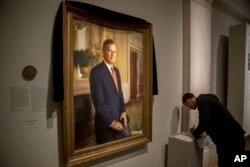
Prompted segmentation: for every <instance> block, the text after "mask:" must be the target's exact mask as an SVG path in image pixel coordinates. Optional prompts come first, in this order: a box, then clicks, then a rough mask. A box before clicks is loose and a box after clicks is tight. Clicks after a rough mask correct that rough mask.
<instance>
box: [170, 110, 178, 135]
mask: <svg viewBox="0 0 250 167" xmlns="http://www.w3.org/2000/svg"><path fill="white" fill-rule="evenodd" d="M179 121H180V109H179V107H177V106H176V107H175V108H174V110H173V112H172V119H171V125H170V135H175V134H177V132H178V125H179Z"/></svg>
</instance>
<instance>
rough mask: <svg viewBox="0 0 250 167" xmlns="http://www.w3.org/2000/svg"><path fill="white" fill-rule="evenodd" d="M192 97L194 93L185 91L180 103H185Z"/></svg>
mask: <svg viewBox="0 0 250 167" xmlns="http://www.w3.org/2000/svg"><path fill="white" fill-rule="evenodd" d="M192 97H194V94H193V93H185V94H184V95H183V96H182V103H185V102H186V100H187V99H190V98H192Z"/></svg>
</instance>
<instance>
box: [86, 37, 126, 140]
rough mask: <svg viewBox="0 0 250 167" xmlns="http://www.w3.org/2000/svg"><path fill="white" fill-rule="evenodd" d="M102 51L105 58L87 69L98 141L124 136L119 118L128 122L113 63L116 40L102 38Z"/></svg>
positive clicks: (119, 80) (119, 79) (118, 76)
mask: <svg viewBox="0 0 250 167" xmlns="http://www.w3.org/2000/svg"><path fill="white" fill-rule="evenodd" d="M102 51H103V58H104V60H103V61H102V62H101V63H100V64H98V65H96V66H95V67H94V68H93V69H92V70H91V72H90V91H91V98H92V101H93V104H94V107H95V135H96V143H97V144H102V143H106V142H110V141H114V140H118V139H121V138H123V135H122V133H121V131H122V130H123V125H122V124H121V122H120V121H121V120H122V119H123V120H124V124H125V126H126V124H127V119H126V111H125V104H124V97H123V92H122V85H121V78H120V73H119V70H118V68H116V67H114V65H113V64H114V63H115V61H116V45H115V42H114V41H113V40H112V39H107V40H105V41H104V43H103V50H102ZM112 70H114V72H115V75H116V78H117V82H116V81H114V80H113V77H112ZM116 83H117V87H116Z"/></svg>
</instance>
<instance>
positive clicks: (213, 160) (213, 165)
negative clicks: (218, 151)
mask: <svg viewBox="0 0 250 167" xmlns="http://www.w3.org/2000/svg"><path fill="white" fill-rule="evenodd" d="M246 150H250V135H249V136H247V137H246ZM208 167H218V165H217V155H214V156H211V157H210V161H209V165H208Z"/></svg>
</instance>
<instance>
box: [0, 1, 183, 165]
mask: <svg viewBox="0 0 250 167" xmlns="http://www.w3.org/2000/svg"><path fill="white" fill-rule="evenodd" d="M60 2H61V1H60V0H53V1H52V0H43V1H33V0H23V1H18V0H1V1H0V15H1V20H0V26H1V30H0V36H1V39H0V55H1V61H0V65H1V76H2V77H3V78H2V79H1V82H0V92H1V96H0V101H1V102H0V108H1V112H0V134H1V137H0V159H1V160H0V166H6V167H7V166H12V167H15V166H27V167H30V166H32V167H33V166H36V167H45V166H46V167H57V166H62V165H63V164H62V151H63V145H62V144H63V136H62V135H63V134H62V109H61V107H60V106H61V105H60V103H54V102H52V80H51V79H52V78H51V72H52V64H51V49H52V42H51V41H52V33H53V24H54V19H55V14H56V11H57V8H58V6H59V4H60ZM82 2H86V3H90V4H94V5H97V6H101V7H104V8H107V9H110V10H114V11H118V12H122V13H125V14H128V15H132V16H135V17H139V18H142V19H145V20H146V21H148V22H151V23H152V24H153V35H154V42H155V52H156V62H157V72H158V88H159V95H157V96H155V97H154V102H153V118H152V119H153V127H152V128H153V141H152V142H151V143H149V144H148V145H147V146H145V147H143V148H140V149H138V150H136V151H134V152H130V153H129V154H126V155H122V156H119V157H116V158H106V159H104V160H102V161H100V162H98V161H95V162H96V163H95V164H94V165H95V166H114V167H116V166H120V167H122V166H124V167H125V166H150V167H151V166H154V167H156V166H157V167H163V166H164V163H165V162H164V161H165V146H166V144H167V143H168V137H169V135H170V131H171V121H172V112H174V111H179V107H180V106H181V96H182V95H181V92H182V0H154V1H152V0H137V1H130V0H127V1H117V0H106V1H102V0H95V1H92V0H82ZM27 65H32V66H34V67H35V68H36V70H37V75H36V77H35V79H34V80H32V81H26V80H24V79H23V78H22V75H21V73H22V70H23V68H24V67H25V66H27ZM33 91H35V92H40V93H39V95H37V96H35V95H33V94H32V93H31V92H33ZM23 92H24V94H23ZM22 96H24V98H21V97H22ZM14 97H17V99H20V98H21V99H28V100H29V101H31V100H33V101H34V100H40V102H43V103H42V104H40V105H41V106H40V107H41V108H40V111H37V112H34V110H33V109H32V108H31V107H22V106H18V105H20V104H23V103H25V101H24V102H22V103H21V102H18V101H16V104H10V101H13V98H14ZM11 98H12V99H11ZM29 101H26V103H28V102H29ZM10 106H12V107H10ZM15 107H17V108H18V111H15ZM172 122H173V121H172ZM172 125H173V123H172ZM172 133H176V129H174V131H173V130H172ZM82 166H87V165H82Z"/></svg>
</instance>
